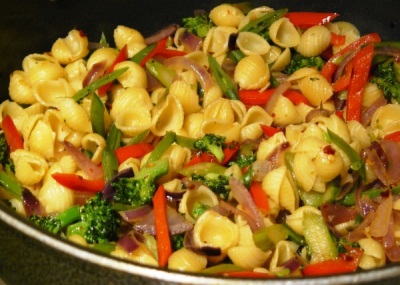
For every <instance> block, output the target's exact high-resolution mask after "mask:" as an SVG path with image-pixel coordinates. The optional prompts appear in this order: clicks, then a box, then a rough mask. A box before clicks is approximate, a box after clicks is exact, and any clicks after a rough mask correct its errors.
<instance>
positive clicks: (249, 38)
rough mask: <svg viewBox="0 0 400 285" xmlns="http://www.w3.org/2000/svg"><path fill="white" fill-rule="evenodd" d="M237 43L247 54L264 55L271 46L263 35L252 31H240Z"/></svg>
mask: <svg viewBox="0 0 400 285" xmlns="http://www.w3.org/2000/svg"><path fill="white" fill-rule="evenodd" d="M236 44H237V45H238V47H239V49H240V50H241V51H242V52H243V53H244V54H245V55H253V54H258V55H264V54H266V53H268V51H269V50H270V48H271V46H270V45H269V43H268V42H267V41H266V40H265V39H264V38H263V37H262V36H260V35H258V34H256V33H252V32H240V33H239V35H238V37H237V39H236Z"/></svg>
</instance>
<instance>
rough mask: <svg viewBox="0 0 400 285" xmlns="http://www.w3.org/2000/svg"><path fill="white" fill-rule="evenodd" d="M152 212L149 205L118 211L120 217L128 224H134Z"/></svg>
mask: <svg viewBox="0 0 400 285" xmlns="http://www.w3.org/2000/svg"><path fill="white" fill-rule="evenodd" d="M151 211H152V208H151V206H150V205H145V206H143V207H139V208H136V209H130V210H126V211H120V212H119V214H120V216H121V217H122V218H123V219H124V220H125V221H127V222H128V223H134V222H137V221H140V220H141V219H143V218H144V217H145V216H146V215H147V214H148V213H150V212H151Z"/></svg>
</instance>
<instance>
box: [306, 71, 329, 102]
mask: <svg viewBox="0 0 400 285" xmlns="http://www.w3.org/2000/svg"><path fill="white" fill-rule="evenodd" d="M299 88H300V91H301V92H302V93H303V94H304V96H306V98H307V99H308V101H309V102H310V103H311V104H312V105H313V106H319V105H320V104H322V103H325V102H326V101H327V100H328V99H329V98H330V97H331V96H332V95H333V88H332V85H331V84H330V83H329V82H328V81H327V80H326V78H325V77H324V76H322V75H321V74H313V75H309V76H306V77H305V78H303V79H301V80H300V82H299Z"/></svg>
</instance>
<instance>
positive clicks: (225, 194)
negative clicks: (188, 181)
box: [191, 173, 231, 200]
mask: <svg viewBox="0 0 400 285" xmlns="http://www.w3.org/2000/svg"><path fill="white" fill-rule="evenodd" d="M191 178H192V180H193V181H200V182H201V183H203V184H204V185H206V186H207V187H208V188H210V190H211V191H213V192H214V193H215V194H217V195H218V196H219V197H221V198H222V199H224V200H228V199H229V195H230V192H231V189H230V187H229V177H228V176H226V175H223V174H217V173H207V174H206V175H204V176H203V175H200V174H196V173H193V174H192V176H191Z"/></svg>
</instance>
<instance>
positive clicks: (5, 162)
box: [0, 132, 14, 172]
mask: <svg viewBox="0 0 400 285" xmlns="http://www.w3.org/2000/svg"><path fill="white" fill-rule="evenodd" d="M0 164H1V165H2V166H3V168H9V169H10V170H12V171H13V172H14V163H13V162H12V160H11V159H10V147H9V146H8V144H7V141H6V136H5V135H4V133H3V132H1V133H0Z"/></svg>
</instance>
